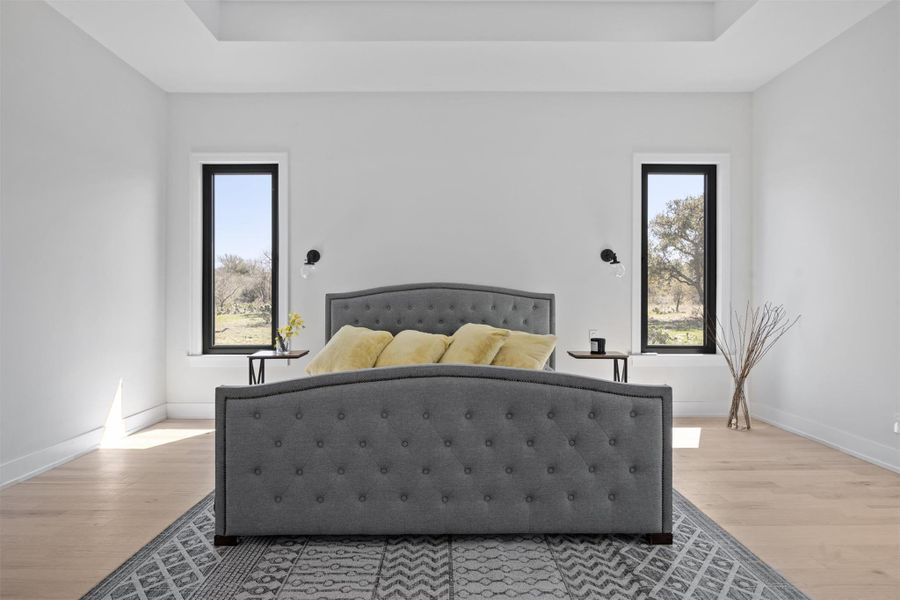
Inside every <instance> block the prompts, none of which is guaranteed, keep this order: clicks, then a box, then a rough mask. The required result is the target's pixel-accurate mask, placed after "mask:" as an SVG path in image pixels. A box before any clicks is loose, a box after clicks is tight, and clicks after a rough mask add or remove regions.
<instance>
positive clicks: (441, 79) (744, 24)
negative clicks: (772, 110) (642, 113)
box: [50, 0, 889, 92]
mask: <svg viewBox="0 0 900 600" xmlns="http://www.w3.org/2000/svg"><path fill="white" fill-rule="evenodd" d="M888 1H889V0H715V1H712V0H687V1H685V0H663V1H659V0H657V1H652V2H650V1H643V0H618V1H613V0H315V1H313V0H276V1H272V0H50V4H51V5H52V6H54V7H55V8H56V9H57V10H58V11H59V12H60V13H62V14H63V15H65V16H66V17H67V18H69V19H70V20H71V21H72V22H73V23H74V24H75V25H77V26H78V27H80V28H81V29H83V30H84V31H85V32H87V33H88V34H89V35H90V36H92V37H93V38H94V39H96V40H97V41H98V42H100V43H101V44H103V45H104V46H106V47H107V48H108V49H109V50H111V51H112V52H113V53H115V54H116V55H118V56H119V57H120V58H122V59H123V60H124V61H125V62H127V63H128V64H130V65H131V66H133V67H134V68H135V69H137V70H138V71H140V72H141V73H143V74H144V75H145V76H146V77H147V78H149V79H150V80H151V81H153V82H155V83H156V84H157V85H159V86H160V87H161V88H163V89H164V90H167V91H169V92H322V91H373V92H374V91H597V92H612V91H639V92H672V91H675V92H743V91H751V90H754V89H756V88H757V87H759V86H760V85H762V84H764V83H765V82H767V81H769V80H770V79H772V78H773V77H775V76H776V75H778V74H779V73H781V72H782V71H784V70H785V69H787V68H788V67H790V66H791V65H793V64H795V63H796V62H797V61H799V60H801V59H802V58H803V57H805V56H807V55H808V54H810V53H811V52H813V51H815V50H816V49H817V48H819V47H821V46H822V45H824V44H826V43H827V42H828V41H830V40H831V39H833V38H834V37H836V36H837V35H839V34H840V33H842V32H843V31H845V30H846V29H848V28H850V27H851V26H853V25H854V24H855V23H857V22H858V21H860V20H861V19H863V18H864V17H866V16H868V15H869V14H871V13H872V12H874V11H875V10H877V9H879V8H880V7H882V6H884V5H885V4H886V3H887V2H888Z"/></svg>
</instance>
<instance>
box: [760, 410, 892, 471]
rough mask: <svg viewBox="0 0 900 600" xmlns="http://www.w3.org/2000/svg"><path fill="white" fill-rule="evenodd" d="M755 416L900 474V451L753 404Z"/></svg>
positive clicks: (802, 418)
mask: <svg viewBox="0 0 900 600" xmlns="http://www.w3.org/2000/svg"><path fill="white" fill-rule="evenodd" d="M753 417H754V418H756V419H758V420H760V421H763V422H765V423H768V424H769V425H774V426H775V427H778V428H779V429H784V430H785V431H789V432H791V433H795V434H797V435H799V436H801V437H805V438H807V439H809V440H812V441H814V442H818V443H820V444H822V445H825V446H828V447H829V448H834V449H835V450H840V451H841V452H843V453H845V454H849V455H850V456H853V457H856V458H858V459H860V460H864V461H866V462H869V463H872V464H873V465H877V466H879V467H882V468H884V469H887V470H889V471H893V472H894V473H900V449H897V448H891V447H890V446H887V445H885V444H879V443H878V442H873V441H872V440H868V439H866V438H863V437H860V436H858V435H856V434H853V433H849V432H847V431H842V430H840V429H837V428H835V427H831V426H830V425H825V424H824V423H819V422H818V421H813V420H812V419H807V418H806V417H801V416H799V415H795V414H793V413H789V412H785V411H783V410H780V409H777V408H775V407H772V406H767V405H764V404H759V403H756V404H754V405H753Z"/></svg>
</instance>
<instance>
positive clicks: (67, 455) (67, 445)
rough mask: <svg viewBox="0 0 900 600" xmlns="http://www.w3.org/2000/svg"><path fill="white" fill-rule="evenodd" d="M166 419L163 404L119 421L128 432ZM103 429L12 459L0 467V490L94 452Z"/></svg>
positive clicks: (98, 444)
mask: <svg viewBox="0 0 900 600" xmlns="http://www.w3.org/2000/svg"><path fill="white" fill-rule="evenodd" d="M165 418H166V405H165V404H157V405H156V406H153V407H150V408H148V409H146V410H142V411H141V412H139V413H135V414H133V415H131V416H128V417H125V418H124V419H123V422H124V425H125V431H126V432H127V433H132V432H134V431H137V430H139V429H144V428H145V427H149V426H150V425H153V424H154V423H159V422H160V421H163V420H165ZM103 430H104V428H103V427H97V428H96V429H92V430H90V431H87V432H85V433H82V434H80V435H76V436H75V437H73V438H70V439H68V440H65V441H62V442H60V443H58V444H54V445H52V446H50V447H49V448H43V449H41V450H37V451H35V452H32V453H31V454H26V455H25V456H20V457H19V458H14V459H13V460H10V461H7V462H5V463H3V464H2V465H0V489H2V488H5V487H9V486H10V485H13V484H15V483H19V482H22V481H25V480H26V479H30V478H32V477H34V476H35V475H40V474H41V473H43V472H45V471H49V470H50V469H52V468H54V467H58V466H59V465H61V464H64V463H67V462H69V461H70V460H74V459H76V458H78V457H79V456H81V455H83V454H87V453H88V452H90V451H91V450H96V449H97V448H98V447H99V446H100V442H101V440H102V439H103Z"/></svg>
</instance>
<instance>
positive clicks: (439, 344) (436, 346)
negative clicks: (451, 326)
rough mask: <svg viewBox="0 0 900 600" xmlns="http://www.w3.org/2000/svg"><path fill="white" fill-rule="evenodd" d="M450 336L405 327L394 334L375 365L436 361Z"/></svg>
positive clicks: (448, 341) (415, 363)
mask: <svg viewBox="0 0 900 600" xmlns="http://www.w3.org/2000/svg"><path fill="white" fill-rule="evenodd" d="M449 345H450V338H449V337H448V336H446V335H440V334H437V333H425V332H423V331H414V330H412V329H407V330H405V331H401V332H400V333H398V334H397V335H395V336H394V339H393V340H392V341H391V343H390V344H388V345H387V348H385V349H384V350H383V351H382V353H381V354H380V355H379V356H378V360H377V361H376V362H375V366H376V367H394V366H398V365H421V364H425V363H436V362H437V361H439V360H440V359H441V357H442V356H443V355H444V351H445V350H447V346H449Z"/></svg>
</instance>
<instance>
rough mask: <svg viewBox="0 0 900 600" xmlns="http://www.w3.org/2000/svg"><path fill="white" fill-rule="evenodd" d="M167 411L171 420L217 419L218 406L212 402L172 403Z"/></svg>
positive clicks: (168, 405) (167, 406)
mask: <svg viewBox="0 0 900 600" xmlns="http://www.w3.org/2000/svg"><path fill="white" fill-rule="evenodd" d="M166 411H167V412H168V413H169V418H170V419H215V418H216V405H215V404H214V403H212V402H170V403H169V404H167V405H166Z"/></svg>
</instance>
